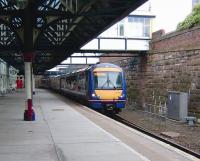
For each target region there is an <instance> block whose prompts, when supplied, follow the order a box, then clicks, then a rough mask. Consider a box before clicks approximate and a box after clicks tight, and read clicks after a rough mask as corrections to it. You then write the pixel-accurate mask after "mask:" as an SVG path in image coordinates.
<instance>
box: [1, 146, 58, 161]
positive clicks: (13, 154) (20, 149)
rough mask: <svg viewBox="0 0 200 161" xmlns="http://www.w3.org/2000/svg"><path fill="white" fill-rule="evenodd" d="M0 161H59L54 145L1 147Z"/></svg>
mask: <svg viewBox="0 0 200 161" xmlns="http://www.w3.org/2000/svg"><path fill="white" fill-rule="evenodd" d="M0 161H58V159H57V155H55V148H54V146H53V145H42V144H41V145H23V146H0Z"/></svg>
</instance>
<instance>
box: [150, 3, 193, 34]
mask: <svg viewBox="0 0 200 161" xmlns="http://www.w3.org/2000/svg"><path fill="white" fill-rule="evenodd" d="M149 3H150V4H151V11H152V13H153V14H154V15H155V16H156V18H155V20H154V29H153V30H154V31H157V30H159V29H164V30H165V31H166V33H167V32H172V31H174V30H175V29H176V26H177V24H178V23H179V22H181V21H183V20H184V19H185V17H186V16H187V15H189V14H190V13H191V11H192V0H149V2H147V4H149Z"/></svg>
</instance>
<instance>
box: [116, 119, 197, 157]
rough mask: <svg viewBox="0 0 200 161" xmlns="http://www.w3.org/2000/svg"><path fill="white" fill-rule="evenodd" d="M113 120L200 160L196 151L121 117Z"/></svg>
mask: <svg viewBox="0 0 200 161" xmlns="http://www.w3.org/2000/svg"><path fill="white" fill-rule="evenodd" d="M113 119H114V120H116V121H118V122H120V123H122V124H124V125H127V126H128V127H131V128H133V129H136V130H138V131H140V132H142V133H144V134H146V135H148V136H151V137H153V138H155V139H158V140H160V141H162V142H164V143H167V144H169V145H171V146H173V147H175V148H178V149H179V150H181V151H184V152H186V153H188V154H190V155H192V156H194V157H196V158H198V159H200V154H199V153H197V152H195V151H192V150H190V149H188V148H186V147H184V146H182V145H180V144H177V143H174V142H172V141H170V140H167V139H164V138H163V137H161V136H159V135H157V134H155V133H152V132H150V131H147V130H146V129H144V128H142V127H140V126H138V125H136V124H134V123H132V122H130V121H128V120H125V119H124V118H122V117H120V116H119V115H115V116H113Z"/></svg>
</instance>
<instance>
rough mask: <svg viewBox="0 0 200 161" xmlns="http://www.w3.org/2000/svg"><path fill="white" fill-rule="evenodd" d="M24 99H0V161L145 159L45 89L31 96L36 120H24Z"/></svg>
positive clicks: (17, 95) (19, 95) (21, 96)
mask: <svg viewBox="0 0 200 161" xmlns="http://www.w3.org/2000/svg"><path fill="white" fill-rule="evenodd" d="M24 98H25V96H24V92H23V91H19V92H17V93H15V94H9V95H7V96H5V97H1V98H0V161H133V158H134V160H135V161H144V160H147V159H145V158H144V157H142V156H141V155H140V154H139V153H137V152H135V151H134V150H133V149H131V148H129V147H128V146H126V145H125V144H124V143H122V142H121V141H120V140H119V139H117V138H115V137H113V136H112V135H110V134H109V133H107V132H106V131H104V130H103V129H101V128H100V127H98V126H97V125H95V124H94V123H92V122H91V121H90V120H88V119H87V118H86V117H84V116H83V115H81V114H80V113H78V112H77V111H75V110H74V109H72V108H71V107H70V106H69V105H67V104H66V103H64V102H62V101H61V100H59V99H58V98H57V97H56V96H55V95H53V94H50V93H48V92H47V91H45V90H39V92H36V96H34V107H35V108H34V109H35V112H36V121H33V122H26V121H23V120H22V118H23V111H24V107H25V101H24V100H25V99H24Z"/></svg>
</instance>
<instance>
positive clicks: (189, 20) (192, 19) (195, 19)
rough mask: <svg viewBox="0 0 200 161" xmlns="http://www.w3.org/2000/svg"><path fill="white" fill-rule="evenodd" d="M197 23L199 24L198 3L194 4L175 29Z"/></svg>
mask: <svg viewBox="0 0 200 161" xmlns="http://www.w3.org/2000/svg"><path fill="white" fill-rule="evenodd" d="M198 25H200V4H198V5H196V6H195V7H194V9H193V10H192V13H191V14H190V15H188V16H187V17H186V18H185V20H184V21H183V22H180V23H179V24H178V26H177V30H178V31H182V30H185V29H190V28H192V27H194V26H198Z"/></svg>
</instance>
